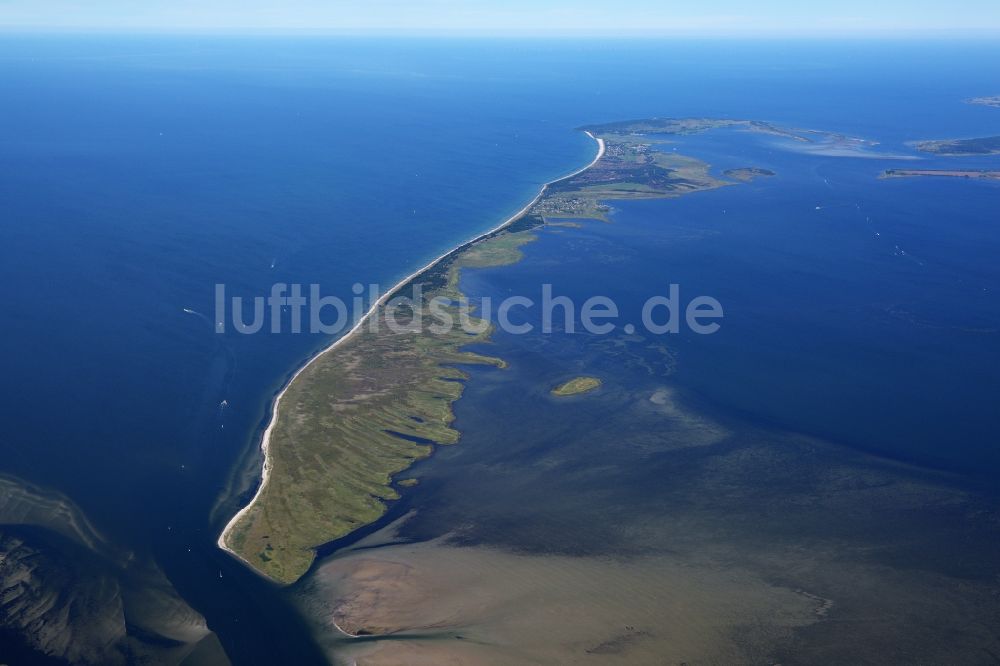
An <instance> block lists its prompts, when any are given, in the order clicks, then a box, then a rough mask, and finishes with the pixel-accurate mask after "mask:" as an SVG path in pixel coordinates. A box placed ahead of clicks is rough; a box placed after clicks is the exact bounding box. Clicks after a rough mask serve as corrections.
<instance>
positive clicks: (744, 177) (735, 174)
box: [722, 167, 777, 183]
mask: <svg viewBox="0 0 1000 666" xmlns="http://www.w3.org/2000/svg"><path fill="white" fill-rule="evenodd" d="M722 175H723V176H725V177H726V178H732V179H733V180H738V181H740V182H741V183H749V182H751V181H752V180H754V179H756V178H770V177H771V176H776V175H777V174H776V173H774V172H773V171H771V170H770V169H762V168H760V167H743V168H740V169H727V170H725V171H723V172H722Z"/></svg>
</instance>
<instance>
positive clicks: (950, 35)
mask: <svg viewBox="0 0 1000 666" xmlns="http://www.w3.org/2000/svg"><path fill="white" fill-rule="evenodd" d="M0 34H8V35H9V34H22V35H37V36H44V35H51V36H64V35H94V36H98V35H105V36H129V35H132V36H156V35H162V36H170V35H178V36H180V35H196V36H206V37H209V36H219V37H234V36H235V37H238V36H247V37H257V36H274V37H362V38H364V37H395V38H405V37H410V38H419V39H434V38H437V39H442V38H443V39H491V38H492V39H594V38H605V39H608V40H615V39H718V40H740V39H745V40H776V41H780V40H784V41H797V40H805V39H864V40H872V39H885V40H909V39H988V38H996V37H1000V27H990V28H969V27H962V28H935V29H905V28H904V29H895V30H893V29H871V30H821V31H808V30H765V29H761V30H737V31H726V30H685V29H673V30H671V29H656V28H649V29H645V28H634V29H631V28H614V29H609V30H599V29H589V28H586V29H584V28H581V29H571V30H556V31H549V30H545V29H528V30H524V29H485V28H484V29H461V28H450V29H430V28H429V29H392V28H370V29H369V28H347V29H345V28H333V27H319V28H311V27H289V26H283V27H276V28H268V27H257V26H206V27H192V26H127V27H126V26H96V25H95V26H76V25H73V26H69V25H67V26H35V25H3V24H0Z"/></svg>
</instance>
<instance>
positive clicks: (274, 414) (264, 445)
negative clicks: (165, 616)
mask: <svg viewBox="0 0 1000 666" xmlns="http://www.w3.org/2000/svg"><path fill="white" fill-rule="evenodd" d="M584 134H586V135H587V136H589V137H590V138H591V139H593V140H594V141H596V142H597V155H596V156H595V157H594V159H593V160H591V161H590V162H589V163H588V164H587V165H586V166H584V167H582V168H580V169H577V170H576V171H574V172H572V173H570V174H567V175H565V176H561V177H559V178H556V179H555V180H550V181H548V182H546V183H544V184H543V185H542V187H541V189H539V190H538V194H536V195H535V197H534V198H533V199H532V200H531V201H529V202H528V203H527V204H526V205H525V206H524V207H523V208H521V209H520V210H519V211H517V212H516V213H514V214H513V215H511V216H510V217H509V218H507V219H506V220H504V221H503V222H502V223H501V224H499V225H497V226H496V227H494V228H492V229H490V230H488V231H485V232H483V233H481V234H478V235H476V236H475V237H473V238H471V239H470V240H467V241H465V242H463V243H460V244H459V245H457V246H455V247H454V248H452V249H450V250H448V251H447V252H445V253H444V254H442V255H441V256H439V257H437V258H436V259H434V260H432V261H430V262H429V263H428V264H426V265H425V266H423V267H422V268H419V269H417V270H416V271H414V272H413V273H411V274H410V275H408V276H407V277H405V278H403V279H402V280H400V281H399V282H397V283H396V284H395V285H394V286H393V287H392V288H391V289H389V290H388V291H386V292H385V293H384V294H382V296H380V297H379V298H378V300H376V301H375V302H374V303H373V304H372V305H371V307H370V308H369V309H368V311H367V312H365V314H364V316H363V317H361V318H360V319H359V320H358V321H357V322H356V323H355V324H354V326H353V327H351V329H350V330H349V331H348V332H347V333H345V334H344V335H342V336H341V337H339V338H337V339H336V340H334V341H333V342H332V343H331V344H330V345H328V346H327V347H324V348H323V349H321V350H320V351H319V352H317V353H316V354H315V355H314V356H312V358H310V359H309V360H307V361H306V362H305V363H304V364H303V365H302V367H300V368H299V369H298V370H296V371H295V374H293V375H292V376H291V378H290V379H289V380H288V381H287V382H286V383H285V385H284V386H283V387H282V388H281V390H280V391H278V394H277V396H276V397H275V399H274V403H273V404H272V406H271V414H270V417H269V419H268V424H267V428H266V429H265V430H264V434H263V436H262V437H261V440H260V450H261V452H262V453H263V454H264V463H263V466H262V468H261V476H260V484H259V485H258V486H257V492H255V493H254V496H253V498H251V500H250V501H249V502H248V503H247V504H246V506H244V507H243V508H242V509H240V510H239V511H238V512H236V514H235V515H234V516H233V517H232V518H231V519H230V520H229V522H227V523H226V526H225V527H224V528H223V530H222V533H221V534H219V538H218V540H217V541H216V545H217V546H218V547H219V548H220V549H221V550H223V551H225V552H227V553H229V554H230V555H232V556H233V557H234V558H236V559H237V560H239V561H240V562H242V563H244V564H246V565H247V566H248V567H249V568H250V569H252V570H253V571H256V572H257V573H258V574H260V575H261V576H264V577H265V578H268V577H267V576H266V575H264V574H262V573H261V572H260V571H258V570H257V569H256V567H254V566H252V565H251V564H250V563H249V562H248V561H247V560H246V558H244V557H242V556H240V555H239V553H237V552H236V551H234V550H233V549H232V548H230V547H229V546H228V544H227V543H226V539H227V538H228V536H229V534H230V533H231V532H232V530H233V528H234V527H235V526H236V524H237V523H238V522H239V521H240V520H241V519H242V518H243V516H245V515H246V514H247V512H249V511H250V509H252V508H253V506H254V504H256V503H257V500H258V498H259V497H260V496H261V494H262V493H263V492H264V490H265V488H266V487H267V483H268V480H269V478H270V474H271V458H270V455H269V446H270V441H271V432H272V431H273V430H274V426H275V424H276V423H277V421H278V409H279V408H280V406H281V399H282V397H284V395H285V393H286V392H287V391H288V387H289V386H291V385H292V383H293V382H295V380H296V379H298V377H299V375H301V374H302V372H303V371H305V370H306V369H307V368H308V367H309V366H311V365H312V364H313V363H315V362H316V361H317V360H319V359H320V358H322V357H323V356H325V355H326V354H328V353H330V352H332V351H334V350H335V349H337V347H339V346H340V345H341V344H343V343H345V342H347V341H348V340H350V339H351V338H353V337H354V336H355V335H356V334H357V333H358V332H359V331H361V330H362V328H363V327H364V325H365V324H366V323H367V322H368V321H369V320H370V319H371V317H372V315H374V314H376V313H377V312H378V309H379V308H380V307H382V306H383V305H385V304H386V303H388V302H389V301H390V300H391V299H392V298H393V297H394V296H395V295H396V294H397V293H398V292H399V291H400V290H401V289H403V288H404V287H406V285H408V284H409V283H410V282H412V281H413V280H415V279H416V278H418V277H420V276H421V275H422V274H424V273H425V272H427V271H428V270H430V269H432V268H434V267H435V266H437V265H438V264H439V263H441V262H442V261H444V260H445V259H447V258H449V257H450V256H452V255H453V254H455V253H456V252H460V251H462V250H463V249H465V248H467V247H469V246H471V245H474V244H476V243H478V242H480V241H482V240H484V239H486V238H487V237H489V236H492V235H493V234H496V233H497V232H500V231H503V230H504V229H506V228H507V227H509V226H511V225H512V224H514V223H515V222H517V221H518V220H520V219H521V218H523V217H524V216H525V215H527V214H528V212H529V211H530V210H531V209H532V207H534V205H535V204H536V203H538V202H539V200H541V198H542V197H543V196H545V193H546V192H547V191H548V189H549V187H551V186H552V185H555V184H556V183H559V182H562V181H564V180H568V179H570V178H573V177H575V176H578V175H580V174H581V173H583V172H584V171H587V170H588V169H590V168H591V167H593V166H594V165H595V164H597V163H598V162H599V161H600V160H601V158H602V157H604V152H605V143H604V139H601V138H599V137H597V136H594V134H593V133H591V132H590V131H586V130H585V131H584Z"/></svg>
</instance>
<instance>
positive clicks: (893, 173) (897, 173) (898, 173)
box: [881, 169, 1000, 180]
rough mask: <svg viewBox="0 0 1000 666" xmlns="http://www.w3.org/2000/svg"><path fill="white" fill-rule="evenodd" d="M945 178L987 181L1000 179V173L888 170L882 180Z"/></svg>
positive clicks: (949, 170)
mask: <svg viewBox="0 0 1000 666" xmlns="http://www.w3.org/2000/svg"><path fill="white" fill-rule="evenodd" d="M921 176H923V177H928V176H930V177H938V178H941V177H945V178H981V179H985V180H997V179H1000V171H990V170H988V169H981V170H980V169H971V170H970V169H965V170H953V169H886V170H885V171H883V172H882V176H881V178H913V177H921Z"/></svg>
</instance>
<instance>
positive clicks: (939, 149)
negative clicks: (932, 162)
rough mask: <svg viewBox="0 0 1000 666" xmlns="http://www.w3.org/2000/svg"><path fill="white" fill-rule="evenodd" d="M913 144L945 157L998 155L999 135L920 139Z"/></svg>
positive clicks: (927, 151) (924, 150)
mask: <svg viewBox="0 0 1000 666" xmlns="http://www.w3.org/2000/svg"><path fill="white" fill-rule="evenodd" d="M915 146H916V148H917V150H919V151H922V152H925V153H932V154H934V155H943V156H945V157H961V156H967V155H998V154H1000V136H987V137H982V138H978V139H944V140H939V141H920V142H917V143H916V144H915Z"/></svg>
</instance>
